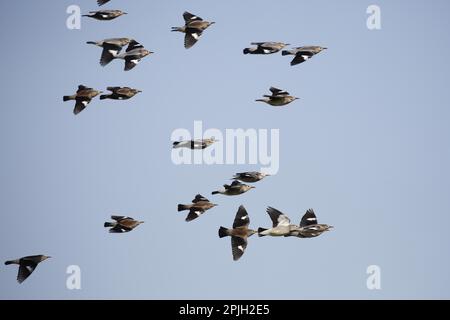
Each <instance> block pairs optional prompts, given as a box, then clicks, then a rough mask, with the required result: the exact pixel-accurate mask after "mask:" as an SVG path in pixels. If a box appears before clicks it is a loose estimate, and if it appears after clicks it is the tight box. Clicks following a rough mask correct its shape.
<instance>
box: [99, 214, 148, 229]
mask: <svg viewBox="0 0 450 320" xmlns="http://www.w3.org/2000/svg"><path fill="white" fill-rule="evenodd" d="M111 219H112V220H114V222H105V224H104V227H105V228H111V229H109V232H110V233H124V232H130V231H132V230H133V229H134V228H136V227H137V226H139V225H140V224H142V223H144V221H137V220H134V219H133V218H130V217H125V216H111Z"/></svg>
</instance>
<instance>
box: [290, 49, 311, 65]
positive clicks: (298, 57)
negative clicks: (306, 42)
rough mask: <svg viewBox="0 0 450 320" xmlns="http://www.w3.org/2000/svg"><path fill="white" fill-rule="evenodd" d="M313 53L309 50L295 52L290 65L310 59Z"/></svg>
mask: <svg viewBox="0 0 450 320" xmlns="http://www.w3.org/2000/svg"><path fill="white" fill-rule="evenodd" d="M313 55H314V54H313V53H311V52H309V51H299V52H297V53H296V54H295V58H294V59H293V60H292V61H291V66H294V65H296V64H300V63H302V62H305V61H306V60H308V59H310V58H311V57H312V56H313Z"/></svg>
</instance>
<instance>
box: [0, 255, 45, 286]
mask: <svg viewBox="0 0 450 320" xmlns="http://www.w3.org/2000/svg"><path fill="white" fill-rule="evenodd" d="M49 258H51V257H49V256H45V255H42V254H41V255H36V256H28V257H23V258H20V259H16V260H9V261H6V262H5V265H10V264H17V265H19V272H18V274H17V282H19V283H22V282H24V281H25V280H26V279H27V278H28V277H29V276H30V275H31V274H32V273H33V271H34V270H35V269H36V267H37V266H38V264H39V263H41V262H42V261H44V260H47V259H49Z"/></svg>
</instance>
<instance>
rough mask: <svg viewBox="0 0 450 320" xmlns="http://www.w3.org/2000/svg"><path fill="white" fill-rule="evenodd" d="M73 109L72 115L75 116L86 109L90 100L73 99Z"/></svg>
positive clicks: (84, 98)
mask: <svg viewBox="0 0 450 320" xmlns="http://www.w3.org/2000/svg"><path fill="white" fill-rule="evenodd" d="M75 100H76V102H75V108H74V109H73V113H74V114H75V115H77V114H79V113H80V112H81V111H83V110H84V109H86V107H87V105H88V104H89V102H91V99H89V98H86V97H83V98H76V99H75Z"/></svg>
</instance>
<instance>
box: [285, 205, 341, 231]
mask: <svg viewBox="0 0 450 320" xmlns="http://www.w3.org/2000/svg"><path fill="white" fill-rule="evenodd" d="M331 229H333V226H330V225H327V224H319V223H318V222H317V217H316V214H315V213H314V210H313V209H308V210H307V211H306V213H305V214H304V215H303V217H302V220H301V221H300V228H298V229H297V230H293V231H291V232H290V233H289V235H288V236H294V237H298V238H314V237H318V236H320V235H321V234H322V233H324V232H326V231H330V230H331Z"/></svg>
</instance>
